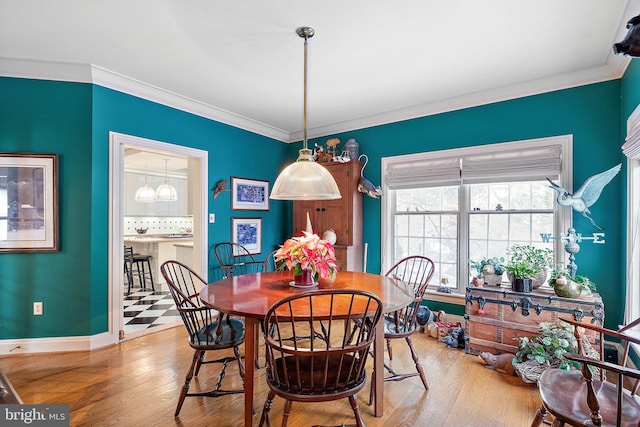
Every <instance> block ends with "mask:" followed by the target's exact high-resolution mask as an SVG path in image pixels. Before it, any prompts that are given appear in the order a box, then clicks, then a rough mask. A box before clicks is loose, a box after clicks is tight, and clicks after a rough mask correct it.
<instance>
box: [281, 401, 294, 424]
mask: <svg viewBox="0 0 640 427" xmlns="http://www.w3.org/2000/svg"><path fill="white" fill-rule="evenodd" d="M292 405H293V402H292V401H291V400H287V401H286V402H285V403H284V409H283V410H282V427H287V423H288V422H289V415H291V406H292Z"/></svg>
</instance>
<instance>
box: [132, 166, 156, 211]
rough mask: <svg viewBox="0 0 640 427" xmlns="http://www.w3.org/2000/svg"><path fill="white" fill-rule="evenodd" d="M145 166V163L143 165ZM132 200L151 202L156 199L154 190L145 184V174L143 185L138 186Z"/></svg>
mask: <svg viewBox="0 0 640 427" xmlns="http://www.w3.org/2000/svg"><path fill="white" fill-rule="evenodd" d="M145 168H146V165H145ZM134 200H135V201H136V202H142V203H152V202H155V201H156V192H155V190H154V189H153V188H151V187H149V184H147V174H145V175H144V185H143V186H142V187H140V188H138V191H136V195H135V198H134Z"/></svg>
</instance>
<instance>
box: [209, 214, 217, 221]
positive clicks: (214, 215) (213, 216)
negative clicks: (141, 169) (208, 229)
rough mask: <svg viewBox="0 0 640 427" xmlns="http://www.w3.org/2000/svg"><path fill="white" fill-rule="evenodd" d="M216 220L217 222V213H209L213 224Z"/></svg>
mask: <svg viewBox="0 0 640 427" xmlns="http://www.w3.org/2000/svg"><path fill="white" fill-rule="evenodd" d="M214 222H216V214H214V213H210V214H209V224H213V223H214Z"/></svg>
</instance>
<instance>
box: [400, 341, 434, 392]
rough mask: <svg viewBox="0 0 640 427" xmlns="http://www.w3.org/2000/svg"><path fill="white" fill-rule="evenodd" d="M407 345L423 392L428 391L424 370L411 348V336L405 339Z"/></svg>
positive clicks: (416, 354)
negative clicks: (422, 386)
mask: <svg viewBox="0 0 640 427" xmlns="http://www.w3.org/2000/svg"><path fill="white" fill-rule="evenodd" d="M405 340H406V341H407V344H408V345H409V350H410V351H411V357H412V358H413V361H414V362H415V364H416V370H417V371H418V373H419V374H420V379H421V380H422V385H424V389H425V390H429V384H427V377H426V376H425V375H424V369H422V364H421V363H420V358H419V357H418V353H416V350H415V349H414V348H413V343H412V342H411V336H408V337H406V338H405Z"/></svg>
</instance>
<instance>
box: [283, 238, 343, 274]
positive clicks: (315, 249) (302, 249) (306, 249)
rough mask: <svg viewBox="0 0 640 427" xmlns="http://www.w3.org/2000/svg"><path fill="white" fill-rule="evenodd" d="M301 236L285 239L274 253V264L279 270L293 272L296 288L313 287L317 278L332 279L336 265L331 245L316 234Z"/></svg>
mask: <svg viewBox="0 0 640 427" xmlns="http://www.w3.org/2000/svg"><path fill="white" fill-rule="evenodd" d="M303 234H304V235H303V236H299V237H292V238H290V239H287V240H286V241H285V242H284V244H283V245H282V246H281V247H280V249H278V251H277V252H276V253H275V255H274V260H275V262H276V263H278V265H279V266H280V268H283V269H284V268H286V269H288V270H292V271H293V276H294V283H295V284H296V285H298V286H313V285H315V284H317V283H318V276H320V277H322V278H324V279H327V278H329V279H334V278H335V276H336V273H337V271H338V265H337V264H336V255H335V250H334V248H333V245H332V244H331V243H329V242H328V241H326V240H322V239H321V238H320V237H318V235H317V234H313V233H310V232H308V231H303Z"/></svg>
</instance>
